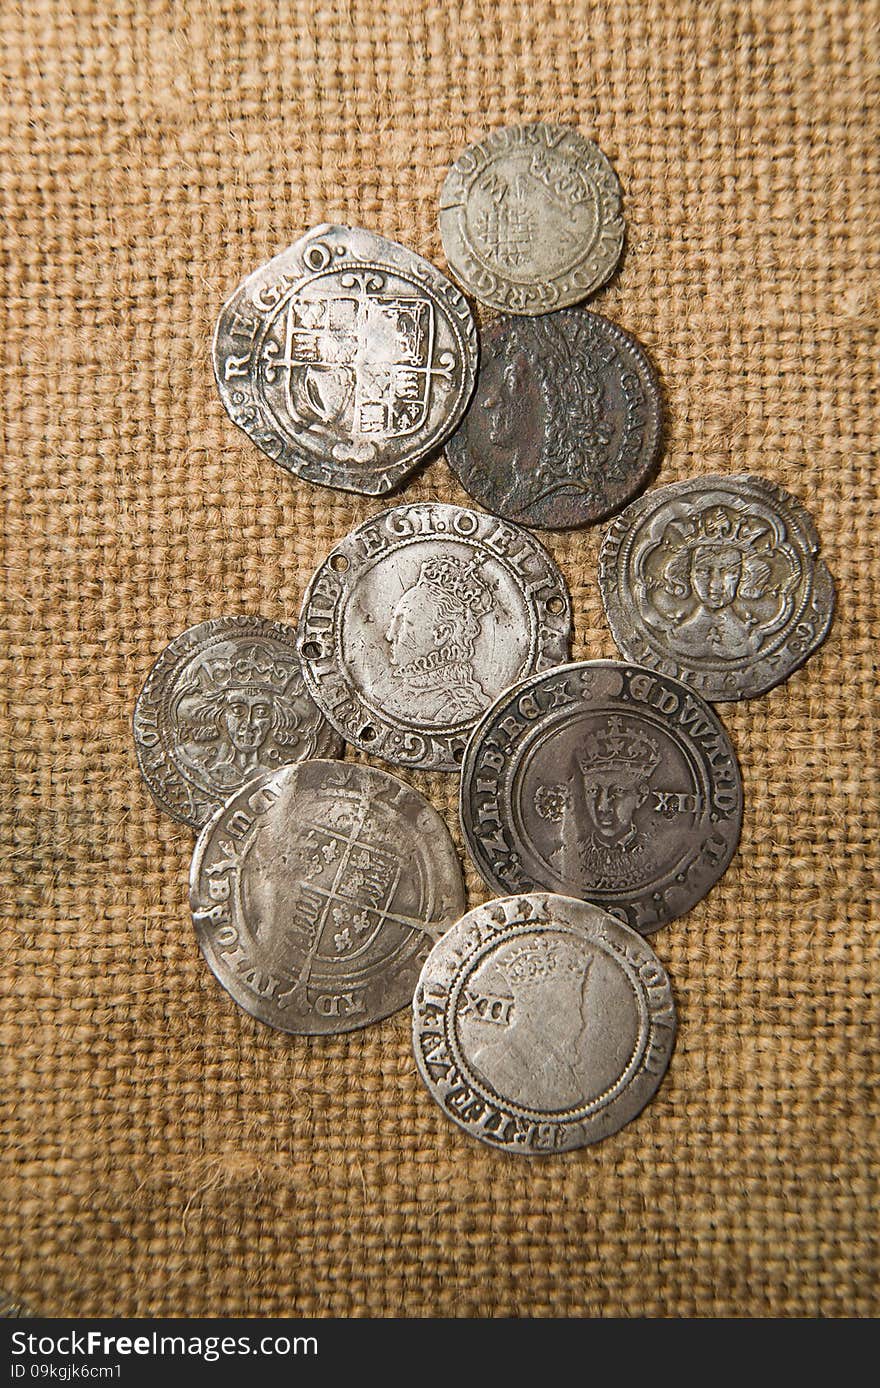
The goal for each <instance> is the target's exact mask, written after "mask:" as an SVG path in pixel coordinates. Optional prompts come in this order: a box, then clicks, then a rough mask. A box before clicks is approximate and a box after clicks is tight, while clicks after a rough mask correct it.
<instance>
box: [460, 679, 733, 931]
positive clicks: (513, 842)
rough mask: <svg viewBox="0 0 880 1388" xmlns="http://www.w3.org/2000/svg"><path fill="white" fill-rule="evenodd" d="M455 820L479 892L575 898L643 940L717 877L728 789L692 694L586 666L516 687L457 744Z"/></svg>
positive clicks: (728, 828)
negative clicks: (480, 884)
mask: <svg viewBox="0 0 880 1388" xmlns="http://www.w3.org/2000/svg"><path fill="white" fill-rule="evenodd" d="M461 822H462V827H463V830H464V835H465V840H466V842H467V846H468V848H469V850H470V852H471V854H472V856H473V859H474V862H475V863H476V865H477V868H478V869H479V872H480V874H481V876H482V877H483V879H484V880H485V881H486V882H487V883H488V884H489V886H490V887H492V888H493V890H495V891H500V892H516V891H530V890H532V889H534V888H543V889H546V890H548V891H553V892H560V893H562V894H563V895H565V896H574V897H579V898H582V899H583V900H585V901H593V902H596V903H597V904H598V905H600V906H603V907H605V909H606V910H608V911H611V912H612V913H613V914H614V915H616V916H618V918H619V919H620V920H622V921H625V922H626V923H627V924H628V925H630V926H632V927H633V928H634V929H635V930H638V931H640V932H641V933H642V934H650V933H651V931H653V930H657V929H658V928H659V927H660V926H661V925H665V923H666V922H667V921H670V920H672V919H673V918H674V917H675V916H680V915H682V914H683V913H684V912H685V911H689V910H690V908H691V907H692V906H694V905H696V903H697V902H698V901H700V900H701V899H702V897H704V896H705V895H706V893H707V892H708V891H709V890H710V888H711V887H712V886H714V884H715V883H716V882H717V881H718V879H719V877H721V875H722V873H723V872H724V871H725V869H726V868H727V866H728V864H729V862H730V860H731V858H732V857H733V854H734V852H735V851H736V846H737V843H738V841H739V835H740V827H741V823H742V782H741V780H740V773H739V767H738V765H737V761H736V755H735V753H734V750H733V747H732V746H731V742H730V738H729V737H728V735H727V732H726V730H725V728H724V725H723V724H722V723H721V721H720V719H719V718H718V716H717V714H715V713H714V712H713V711H712V709H711V708H710V707H709V705H708V704H706V703H704V701H703V700H702V699H701V698H700V696H699V694H696V693H695V692H694V691H693V690H692V689H689V688H688V687H687V685H684V684H681V683H679V681H678V680H672V679H669V678H668V677H667V676H665V675H660V674H658V673H656V672H654V671H652V670H646V669H643V668H642V667H640V666H638V665H625V664H622V663H619V662H617V661H609V660H593V661H586V662H584V663H583V664H578V665H567V666H562V667H561V668H560V669H557V670H550V671H547V672H546V673H545V674H543V675H536V676H533V677H532V678H531V679H529V680H524V681H523V682H522V683H521V684H519V685H517V686H516V687H515V688H513V689H511V690H509V691H508V692H507V693H505V694H503V695H502V697H501V698H500V699H499V700H498V701H497V703H495V704H494V705H493V707H492V708H491V709H490V711H489V713H488V714H486V716H485V718H484V719H483V721H482V722H481V723H480V725H479V727H478V728H477V729H476V731H475V733H474V735H473V738H472V739H471V742H470V744H469V746H468V750H467V755H466V757H465V762H464V767H463V769H462V780H461Z"/></svg>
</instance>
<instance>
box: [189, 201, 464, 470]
mask: <svg viewBox="0 0 880 1388" xmlns="http://www.w3.org/2000/svg"><path fill="white" fill-rule="evenodd" d="M476 367H477V336H476V328H475V326H474V320H473V318H472V316H471V311H470V309H469V308H468V305H467V303H466V302H465V299H464V297H463V295H462V294H461V293H460V292H459V290H458V289H456V287H455V285H453V284H451V283H450V281H449V280H447V279H446V278H445V276H444V275H441V273H440V271H439V270H437V269H435V267H434V266H433V265H431V264H429V262H428V261H427V260H423V259H422V257H421V256H418V255H416V254H415V253H414V252H413V251H410V250H407V249H406V248H405V247H404V246H398V245H397V244H396V242H394V241H387V240H386V239H385V238H384V237H382V236H376V235H374V233H373V232H369V231H364V230H362V229H361V228H359V227H346V226H329V225H328V226H319V227H315V228H314V230H312V231H309V232H307V234H306V235H305V236H303V237H302V238H301V240H299V241H297V242H296V243H295V244H294V245H293V246H290V247H288V249H287V250H286V251H282V252H281V254H280V255H276V256H275V257H274V259H273V260H270V261H269V263H268V264H267V265H263V266H262V267H261V268H260V269H259V270H256V271H254V273H253V274H251V275H249V276H248V277H247V279H246V280H245V281H244V282H243V283H242V284H241V285H240V286H239V288H238V289H237V290H236V291H235V293H234V294H233V295H232V298H231V299H229V301H228V302H227V303H226V304H225V305H224V307H223V310H222V312H221V314H220V319H219V321H218V323H217V329H216V332H215V335H214V373H215V375H216V377H217V385H218V387H219V390H220V397H221V399H222V401H223V404H224V406H225V407H226V410H227V411H228V413H229V415H230V417H231V418H232V419H233V421H234V422H235V423H236V424H237V425H238V426H239V428H240V429H243V430H244V432H245V433H246V434H247V435H248V437H249V438H250V439H251V440H252V441H253V442H254V443H255V444H257V446H258V447H259V448H261V449H262V450H263V452H264V453H266V454H268V456H269V457H270V458H272V459H273V460H274V461H275V462H276V463H279V464H280V466H281V467H283V468H286V469H287V470H288V471H289V472H293V473H295V474H296V475H297V476H298V477H303V478H305V479H306V480H307V481H309V482H318V483H322V484H324V485H326V486H328V487H340V488H342V489H343V490H344V491H352V492H364V493H366V494H368V495H370V496H379V495H381V494H382V493H384V492H387V491H390V490H391V488H392V487H396V486H397V484H398V483H399V482H400V481H401V480H402V479H403V478H404V477H405V476H406V475H407V473H408V472H410V471H411V469H412V468H414V467H415V466H416V464H417V463H419V462H420V461H421V460H422V459H423V458H424V457H425V456H426V455H427V454H428V453H430V452H431V451H432V450H433V449H435V448H437V447H438V446H439V445H440V444H441V443H442V441H443V439H444V438H445V437H446V435H447V434H449V433H450V432H451V430H452V429H454V428H455V425H456V424H457V422H458V420H459V418H460V417H461V415H462V413H463V411H464V408H465V406H466V405H467V402H468V400H469V398H470V394H471V391H472V390H473V385H474V376H475V373H476Z"/></svg>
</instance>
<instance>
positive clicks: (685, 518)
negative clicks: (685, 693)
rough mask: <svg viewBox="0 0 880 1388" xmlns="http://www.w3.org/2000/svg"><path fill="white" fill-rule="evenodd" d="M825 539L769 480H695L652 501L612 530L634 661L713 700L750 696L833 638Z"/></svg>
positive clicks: (607, 598) (626, 648)
mask: <svg viewBox="0 0 880 1388" xmlns="http://www.w3.org/2000/svg"><path fill="white" fill-rule="evenodd" d="M818 549H819V537H818V535H817V534H816V529H815V527H814V525H813V522H812V520H811V519H810V517H809V515H808V514H807V512H806V511H805V510H804V508H803V506H802V505H801V504H800V502H799V501H797V500H795V498H794V497H793V496H791V495H790V493H789V492H786V491H783V489H782V488H781V487H777V486H775V485H774V483H772V482H768V481H767V480H766V479H765V478H763V477H754V476H751V475H735V476H731V477H723V476H714V475H713V476H709V477H691V478H689V479H688V480H687V481H686V482H675V483H673V484H672V486H669V487H660V488H658V489H657V490H656V491H652V492H650V493H649V494H648V495H647V496H643V497H640V499H639V500H638V501H635V502H633V504H632V506H629V507H627V509H626V511H624V513H623V515H621V516H619V517H618V518H617V520H616V521H615V522H614V524H613V525H612V526H611V528H610V530H609V531H608V533H607V535H606V536H605V539H604V541H603V543H602V551H601V554H600V558H599V583H600V587H601V589H602V599H603V601H604V603H605V611H606V612H607V614H608V621H609V623H610V626H611V630H612V632H613V633H614V639H615V641H616V642H617V644H618V646H619V647H620V649H621V651H622V652H623V654H624V655H625V656H626V658H627V659H628V660H635V661H638V662H639V664H641V665H648V666H650V667H651V669H652V670H661V671H663V672H664V673H665V674H668V675H674V676H675V677H676V678H677V679H680V680H684V681H685V683H686V684H689V685H691V686H692V687H693V688H694V689H698V690H699V691H700V693H701V694H702V695H703V696H704V697H705V698H707V699H750V698H753V697H754V696H755V695H756V694H763V693H764V692H765V691H766V690H768V689H771V688H772V687H773V685H775V684H780V683H781V681H782V680H784V679H787V678H788V676H789V675H790V674H792V672H793V671H794V670H797V669H798V667H799V666H801V665H803V663H804V661H805V660H806V659H807V657H808V656H810V655H811V654H812V652H813V651H814V650H815V649H816V647H817V646H819V645H820V644H821V643H822V641H824V639H825V637H826V636H827V634H828V629H829V627H830V626H831V618H832V615H833V612H834V584H833V582H832V579H831V575H830V573H829V572H828V568H827V566H826V565H825V563H824V562H823V561H822V560H821V559H817V558H816V555H817V553H818Z"/></svg>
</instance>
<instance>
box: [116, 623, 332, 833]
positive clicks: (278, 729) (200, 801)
mask: <svg viewBox="0 0 880 1388" xmlns="http://www.w3.org/2000/svg"><path fill="white" fill-rule="evenodd" d="M133 731H134V745H135V751H136V753H137V759H138V763H139V765H140V769H141V772H142V774H143V776H144V779H145V780H146V782H147V785H148V786H149V788H150V791H151V792H152V795H153V798H154V799H155V801H156V803H157V804H158V805H159V806H160V807H161V808H162V809H163V810H165V811H166V812H167V813H168V814H170V815H172V816H173V817H174V818H175V819H179V820H181V821H182V822H183V823H184V824H189V825H191V826H192V827H193V828H194V829H200V828H201V827H202V825H203V824H205V823H206V822H207V820H209V819H210V817H211V815H212V814H214V812H215V811H216V810H217V809H219V807H220V806H221V805H222V804H223V802H224V800H226V798H227V797H228V796H229V795H230V794H231V793H232V792H233V791H235V790H237V789H238V787H239V786H241V785H244V783H245V781H248V780H250V779H251V777H253V776H256V775H258V774H259V773H260V772H263V771H272V770H274V769H276V768H277V767H279V766H281V765H283V764H284V763H285V762H291V761H302V760H304V759H305V758H306V757H337V756H341V755H342V752H343V748H344V743H343V740H342V738H341V737H340V736H339V734H338V733H337V732H336V730H335V728H333V727H332V726H331V725H330V724H329V723H328V722H327V720H326V719H325V718H324V716H323V714H322V713H321V712H320V711H319V709H318V708H317V706H316V705H315V703H314V701H313V700H312V698H311V696H310V695H309V693H308V691H307V689H306V687H305V684H304V682H303V676H302V670H301V668H300V661H299V656H298V655H297V650H296V632H295V631H294V629H293V628H292V627H289V626H284V625H283V624H282V623H280V622H270V621H267V619H266V618H265V617H256V616H239V617H217V618H215V619H214V620H212V621H209V622H200V623H199V624H198V626H194V627H190V628H189V629H188V630H187V631H184V632H183V633H182V634H181V635H180V636H178V637H177V638H176V639H175V640H174V641H172V642H171V644H170V646H167V647H166V648H165V650H164V651H163V652H162V654H161V655H160V656H159V659H158V660H157V661H156V663H155V664H154V665H153V668H152V669H151V670H150V673H149V675H148V676H147V680H146V683H145V684H144V687H143V689H142V690H141V693H140V695H139V697H138V701H137V704H136V705H135V711H134V720H133Z"/></svg>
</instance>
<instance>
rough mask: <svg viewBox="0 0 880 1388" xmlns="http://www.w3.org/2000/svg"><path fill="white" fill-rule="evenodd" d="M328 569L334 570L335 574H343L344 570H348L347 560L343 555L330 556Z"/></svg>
mask: <svg viewBox="0 0 880 1388" xmlns="http://www.w3.org/2000/svg"><path fill="white" fill-rule="evenodd" d="M330 567H331V569H334V570H335V571H336V573H338V574H344V573H345V570H346V569H347V568H348V560H347V559H346V557H345V555H344V554H331V556H330Z"/></svg>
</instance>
